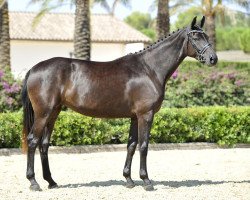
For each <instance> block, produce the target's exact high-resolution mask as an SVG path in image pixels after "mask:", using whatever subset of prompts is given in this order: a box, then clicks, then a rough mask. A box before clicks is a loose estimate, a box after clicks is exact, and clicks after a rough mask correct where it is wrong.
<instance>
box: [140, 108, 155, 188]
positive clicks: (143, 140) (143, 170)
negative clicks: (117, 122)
mask: <svg viewBox="0 0 250 200" xmlns="http://www.w3.org/2000/svg"><path fill="white" fill-rule="evenodd" d="M153 116H154V113H153V111H149V112H147V113H144V114H140V115H138V116H137V117H138V136H139V151H140V178H141V179H142V180H143V182H144V188H145V190H153V189H154V187H153V185H152V183H151V181H150V180H149V178H148V172H147V154H148V143H149V133H150V129H151V126H152V122H153Z"/></svg>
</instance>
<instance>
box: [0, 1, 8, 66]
mask: <svg viewBox="0 0 250 200" xmlns="http://www.w3.org/2000/svg"><path fill="white" fill-rule="evenodd" d="M6 68H7V69H10V34H9V12H8V1H7V0H0V69H6Z"/></svg>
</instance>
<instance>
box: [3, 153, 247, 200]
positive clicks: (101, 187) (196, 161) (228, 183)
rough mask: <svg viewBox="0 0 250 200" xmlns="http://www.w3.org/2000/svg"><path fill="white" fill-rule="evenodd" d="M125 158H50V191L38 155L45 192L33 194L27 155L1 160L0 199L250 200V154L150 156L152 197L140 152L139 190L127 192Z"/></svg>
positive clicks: (136, 166)
mask: <svg viewBox="0 0 250 200" xmlns="http://www.w3.org/2000/svg"><path fill="white" fill-rule="evenodd" d="M125 156H126V152H125V151H121V152H104V153H89V154H50V165H51V169H52V175H53V178H54V179H55V181H56V182H57V183H58V185H59V188H57V189H52V190H49V189H47V182H45V181H44V180H43V179H42V172H41V164H40V158H39V155H36V163H35V171H36V177H37V181H38V183H39V184H40V186H41V188H42V189H43V191H42V192H31V191H30V190H29V181H28V180H26V178H25V168H26V156H25V155H12V156H0V167H1V168H0V199H4V200H7V199H11V200H13V199H18V200H20V199H46V200H47V199H60V200H61V199H95V200H96V199H108V200H110V199H132V198H133V199H134V200H137V199H150V200H152V199H155V200H160V199H164V200H166V199H171V200H174V199H181V200H182V199H192V200H193V199H197V200H201V199H206V200H209V199H211V200H215V199H220V200H222V199H223V200H234V199H239V200H244V199H245V200H249V199H250V149H247V148H245V149H244V148H242V149H207V150H169V151H150V152H149V155H148V171H149V176H150V178H151V179H152V180H153V183H154V187H155V190H154V191H151V192H146V191H145V190H144V189H143V187H142V181H141V180H140V179H139V153H138V151H137V152H136V154H135V156H134V162H133V167H132V177H133V178H134V180H135V183H136V187H134V188H133V189H127V188H125V187H124V179H123V177H122V169H123V165H124V161H125Z"/></svg>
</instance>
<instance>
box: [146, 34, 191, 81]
mask: <svg viewBox="0 0 250 200" xmlns="http://www.w3.org/2000/svg"><path fill="white" fill-rule="evenodd" d="M185 39H186V30H185V29H184V30H181V31H178V32H176V33H174V34H173V35H171V36H169V37H168V38H166V39H164V40H163V41H162V42H159V43H157V44H155V45H154V46H153V47H151V48H149V49H148V50H147V51H146V52H145V53H144V54H143V59H144V61H145V64H146V65H147V66H148V67H150V68H151V69H152V70H154V71H155V73H156V75H157V77H158V79H159V81H160V83H161V84H162V85H164V86H165V83H166V80H167V79H168V78H169V77H170V76H171V75H172V74H173V73H174V71H175V70H176V69H177V67H178V66H179V64H180V63H181V62H182V61H183V60H184V58H185V57H186V56H187V55H186V41H185Z"/></svg>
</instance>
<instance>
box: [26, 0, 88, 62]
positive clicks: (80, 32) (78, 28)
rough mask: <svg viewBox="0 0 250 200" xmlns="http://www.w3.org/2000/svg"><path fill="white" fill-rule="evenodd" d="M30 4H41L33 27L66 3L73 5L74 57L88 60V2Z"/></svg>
mask: <svg viewBox="0 0 250 200" xmlns="http://www.w3.org/2000/svg"><path fill="white" fill-rule="evenodd" d="M30 3H41V8H40V11H39V13H38V14H37V16H36V17H35V19H34V21H33V25H34V26H35V25H36V24H37V23H39V21H40V20H41V18H42V17H43V16H44V15H45V14H46V13H48V12H50V11H52V10H54V9H56V8H58V7H60V6H63V5H65V4H67V3H69V4H71V5H75V25H74V27H75V29H74V56H75V58H79V59H83V60H90V50H91V49H90V48H91V45H90V36H91V33H90V10H89V9H90V7H89V4H90V0H59V1H57V3H56V4H51V3H55V2H53V0H31V1H30Z"/></svg>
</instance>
